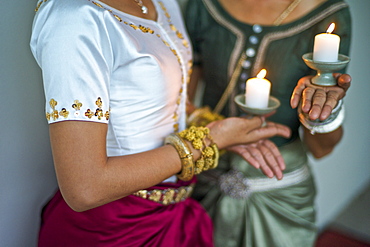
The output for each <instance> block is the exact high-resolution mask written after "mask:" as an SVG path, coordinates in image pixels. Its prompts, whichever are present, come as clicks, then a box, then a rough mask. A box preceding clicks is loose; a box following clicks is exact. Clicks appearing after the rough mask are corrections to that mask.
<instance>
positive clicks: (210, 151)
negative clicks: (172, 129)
mask: <svg viewBox="0 0 370 247" xmlns="http://www.w3.org/2000/svg"><path fill="white" fill-rule="evenodd" d="M179 136H180V137H181V138H184V139H185V140H187V141H189V142H191V144H192V145H193V148H194V149H197V150H199V151H200V152H201V156H200V158H199V159H198V160H197V161H195V171H194V173H195V174H199V173H201V172H203V171H206V170H208V169H213V168H216V167H217V165H218V158H219V151H218V147H217V145H216V144H215V143H214V142H213V140H212V138H211V136H210V135H209V129H208V128H207V127H195V126H191V127H190V128H189V129H186V130H183V131H181V132H180V133H179ZM206 138H208V139H210V140H211V143H212V144H211V145H210V146H207V145H206V143H205V139H206Z"/></svg>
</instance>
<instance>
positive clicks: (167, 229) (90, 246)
mask: <svg viewBox="0 0 370 247" xmlns="http://www.w3.org/2000/svg"><path fill="white" fill-rule="evenodd" d="M193 182H194V181H193ZM186 185H189V182H182V181H180V182H178V183H176V184H175V183H166V184H159V185H157V186H154V187H151V188H148V190H153V189H166V188H178V187H180V186H186ZM212 232H213V229H212V223H211V219H210V217H209V216H208V215H207V213H206V211H205V210H204V209H203V208H202V206H201V205H200V204H199V203H198V202H196V201H195V200H194V199H191V198H187V199H186V200H184V201H182V202H179V203H175V204H170V205H167V206H164V205H162V204H160V203H157V202H153V201H150V200H147V199H142V198H140V197H137V196H133V195H130V196H127V197H124V198H122V199H120V200H117V201H114V202H111V203H108V204H106V205H103V206H100V207H97V208H94V209H90V210H88V211H85V212H75V211H73V210H72V209H71V208H70V207H69V206H68V205H67V204H66V203H65V201H64V199H63V197H62V195H61V193H60V191H59V190H58V191H57V192H56V194H55V195H54V197H53V198H52V199H51V200H50V201H49V203H48V204H47V205H46V206H45V208H44V209H43V212H42V222H41V228H40V233H39V243H38V246H39V247H59V246H63V247H73V246H76V247H85V246H86V247H100V246H104V247H111V246H140V247H141V246H166V247H168V246H169V247H172V246H173V247H187V246H191V247H197V246H201V247H208V246H214V245H213V233H212Z"/></svg>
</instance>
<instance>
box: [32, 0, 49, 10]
mask: <svg viewBox="0 0 370 247" xmlns="http://www.w3.org/2000/svg"><path fill="white" fill-rule="evenodd" d="M47 1H48V0H44V1H40V2H39V3H38V4H37V6H36V8H35V12H37V11H39V8H40V7H41V4H43V3H45V2H47Z"/></svg>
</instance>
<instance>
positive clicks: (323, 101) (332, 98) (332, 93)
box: [290, 73, 352, 120]
mask: <svg viewBox="0 0 370 247" xmlns="http://www.w3.org/2000/svg"><path fill="white" fill-rule="evenodd" d="M312 77H313V76H305V77H303V78H301V79H300V80H299V81H298V83H297V86H296V87H295V88H294V91H293V94H292V97H291V100H290V105H291V106H292V108H296V107H298V105H299V104H300V103H302V111H303V112H304V113H307V114H309V117H310V119H311V120H316V119H320V120H325V119H327V118H328V117H329V116H330V114H331V111H332V110H333V109H334V108H335V106H336V105H337V103H338V101H339V100H340V99H342V98H343V97H344V96H345V95H346V92H347V90H348V88H349V87H350V85H351V81H352V79H351V76H350V75H348V74H339V73H335V74H334V77H335V78H336V80H337V85H336V86H316V85H314V84H312V83H311V78H312Z"/></svg>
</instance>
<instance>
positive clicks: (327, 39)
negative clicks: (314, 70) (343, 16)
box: [313, 23, 340, 62]
mask: <svg viewBox="0 0 370 247" xmlns="http://www.w3.org/2000/svg"><path fill="white" fill-rule="evenodd" d="M334 28H335V24H334V23H332V24H330V26H329V28H328V30H327V31H326V33H320V34H318V35H316V36H315V43H314V46H313V60H314V61H320V62H336V61H338V52H339V43H340V37H339V36H338V35H336V34H332V32H333V31H334Z"/></svg>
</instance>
